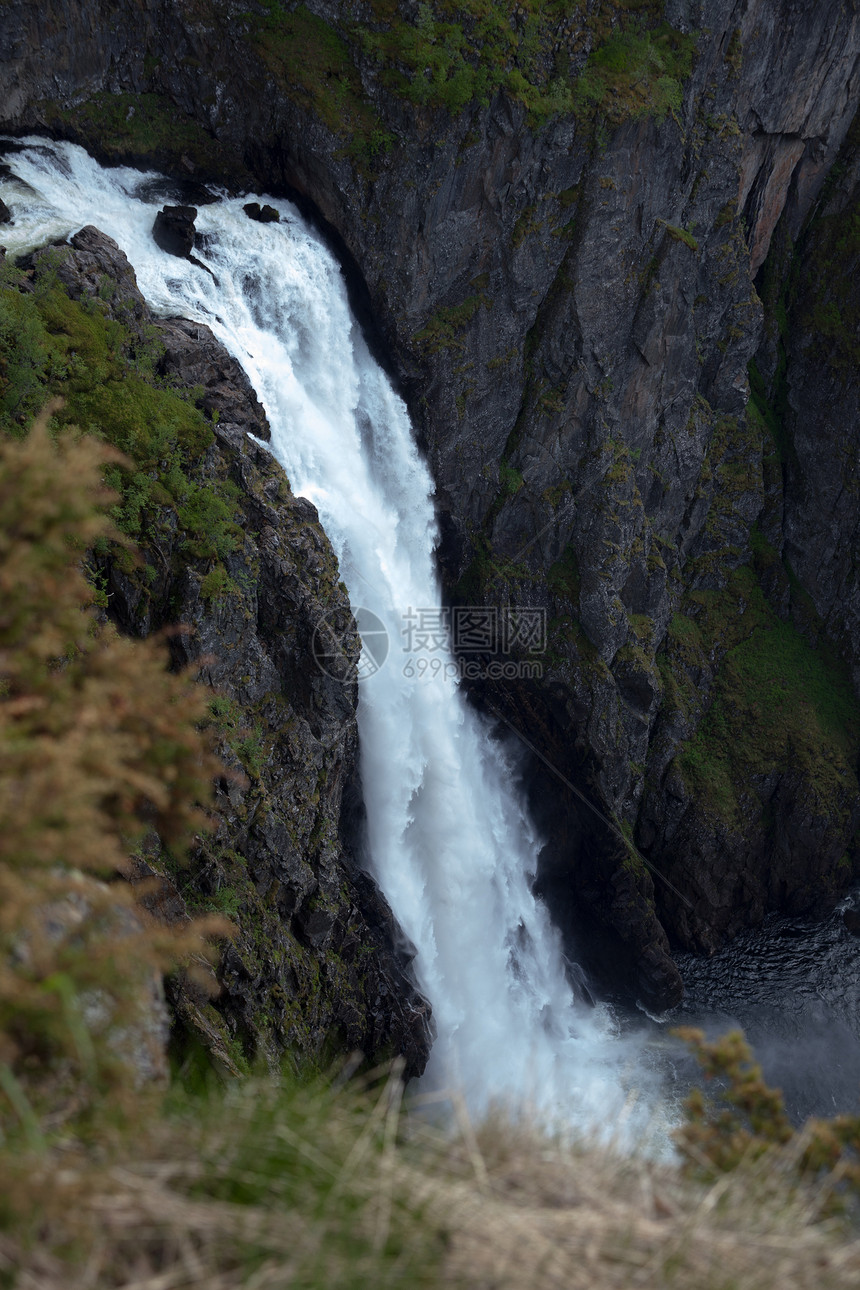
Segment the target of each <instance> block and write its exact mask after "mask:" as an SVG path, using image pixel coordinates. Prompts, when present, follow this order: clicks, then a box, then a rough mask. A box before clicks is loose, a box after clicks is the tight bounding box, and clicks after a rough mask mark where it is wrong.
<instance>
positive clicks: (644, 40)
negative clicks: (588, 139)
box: [358, 0, 695, 127]
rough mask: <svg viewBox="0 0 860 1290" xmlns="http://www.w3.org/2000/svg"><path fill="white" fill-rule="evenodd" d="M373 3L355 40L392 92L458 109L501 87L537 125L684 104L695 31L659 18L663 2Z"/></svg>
mask: <svg viewBox="0 0 860 1290" xmlns="http://www.w3.org/2000/svg"><path fill="white" fill-rule="evenodd" d="M373 10H374V16H375V18H376V19H377V21H376V23H375V24H374V26H373V28H372V29H371V30H369V31H368V30H361V31H360V32H359V33H358V38H359V39H360V40H361V43H362V45H363V48H364V49H365V51H366V52H367V53H369V54H371V55H372V56H374V57H375V58H376V59H377V61H378V62H379V64H380V67H381V77H382V80H383V83H384V84H385V85H386V86H387V88H389V89H390V90H392V91H393V92H394V93H396V94H398V95H399V96H401V97H402V98H405V99H408V100H409V101H410V102H412V103H415V104H417V105H420V106H431V107H437V108H445V109H447V111H449V112H450V113H452V114H457V113H459V112H461V111H462V110H463V109H464V108H465V107H466V106H467V105H468V104H470V103H479V104H482V105H486V104H487V103H489V101H490V99H491V97H492V95H493V94H494V93H495V92H496V91H497V90H504V91H506V92H507V93H508V94H509V95H510V96H511V98H513V99H515V100H516V101H518V102H520V103H522V104H523V105H524V106H525V107H526V108H527V109H528V112H529V117H530V120H531V123H532V125H534V126H538V127H539V126H541V125H543V124H544V123H545V122H546V121H548V120H549V119H550V118H551V117H553V116H556V115H559V114H563V113H568V112H574V111H575V112H577V113H579V114H581V115H585V116H592V115H594V113H595V112H600V113H602V114H603V115H604V116H605V117H606V118H607V119H608V120H609V121H610V122H611V123H613V124H615V123H617V122H618V121H621V120H623V119H626V118H628V117H630V116H639V115H644V114H647V113H650V112H654V113H656V115H657V116H658V118H660V119H662V118H663V117H665V115H666V113H667V112H670V111H676V110H677V109H678V108H679V107H680V104H681V81H682V80H683V78H684V77H685V76H687V75H689V73H690V70H691V68H692V57H693V50H694V48H695V40H694V38H693V37H692V36H683V35H681V33H679V32H676V31H675V30H674V29H673V28H671V27H670V26H669V25H668V24H667V23H665V22H660V23H659V24H658V25H657V26H655V25H654V23H655V21H656V19H657V18H658V17H659V14H660V10H661V6H660V5H658V4H654V3H650V0H644V2H643V3H636V2H635V0H628V2H627V3H617V2H615V0H604V2H603V3H602V4H599V5H597V6H588V11H587V10H586V6H585V5H584V4H582V3H580V0H522V3H520V4H518V5H517V6H516V8H515V10H514V11H513V12H511V10H509V9H505V8H501V7H499V6H497V5H494V4H492V3H490V0H434V3H432V4H431V3H426V2H424V3H421V4H419V5H418V11H417V16H416V17H415V19H414V20H407V19H405V18H404V17H403V15H402V14H401V13H400V12H399V10H398V8H397V7H396V6H395V5H394V4H393V3H392V0H375V3H374V5H373ZM589 37H590V39H591V41H592V43H593V49H592V53H591V54H590V55H589V57H588V59H587V63H586V66H585V69H584V70H583V71H582V73H581V74H580V75H578V76H577V73H576V71H575V70H574V69H575V68H576V67H581V59H577V54H578V52H579V50H581V48H582V45H583V43H584V41H585V40H586V39H588V38H589Z"/></svg>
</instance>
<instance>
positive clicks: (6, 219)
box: [0, 201, 12, 224]
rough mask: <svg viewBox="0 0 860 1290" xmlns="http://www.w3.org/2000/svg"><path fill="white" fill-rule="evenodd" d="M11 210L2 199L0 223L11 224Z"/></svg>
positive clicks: (0, 202)
mask: <svg viewBox="0 0 860 1290" xmlns="http://www.w3.org/2000/svg"><path fill="white" fill-rule="evenodd" d="M11 223H12V212H11V211H10V209H9V207H8V206H7V205H6V203H5V202H4V201H0V224H11Z"/></svg>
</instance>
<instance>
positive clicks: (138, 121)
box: [41, 91, 241, 182]
mask: <svg viewBox="0 0 860 1290" xmlns="http://www.w3.org/2000/svg"><path fill="white" fill-rule="evenodd" d="M41 111H42V114H43V116H44V117H45V121H46V123H47V124H48V125H49V126H50V127H51V128H53V129H56V130H60V131H61V132H62V133H64V134H69V133H71V134H72V135H73V136H74V137H75V138H76V139H77V140H78V141H79V142H80V143H81V144H83V146H84V147H85V148H87V149H88V150H89V151H90V152H93V153H95V154H96V155H97V156H99V157H103V158H104V159H105V160H107V161H114V162H116V161H135V160H137V161H142V160H145V161H149V162H153V161H157V163H158V164H159V165H161V166H162V167H164V168H165V169H174V170H179V171H180V172H182V173H187V172H188V162H190V163H191V165H192V167H193V168H194V171H195V172H200V173H202V174H203V175H205V176H207V177H209V178H211V179H215V178H216V177H217V178H220V180H221V181H222V182H223V181H224V180H225V179H228V178H230V177H231V175H232V174H233V172H234V171H235V170H236V169H237V167H238V163H237V162H236V161H235V160H234V159H231V158H228V157H226V156H225V153H224V149H223V148H222V147H221V145H220V144H219V143H218V141H217V140H216V139H215V138H213V136H212V135H211V134H209V133H208V132H207V131H206V130H204V128H203V126H201V125H200V123H199V121H196V120H195V119H194V118H193V117H190V116H186V115H185V113H184V112H182V111H180V109H179V108H178V107H177V106H176V104H175V103H173V102H172V101H171V100H170V99H169V98H167V97H166V96H165V95H162V94H109V93H107V92H106V91H101V92H99V93H98V94H93V95H92V97H91V98H89V99H87V100H86V101H85V102H84V103H80V104H78V105H76V106H75V107H72V108H61V107H59V106H58V105H57V104H55V103H43V104H42V105H41ZM238 168H239V169H241V167H238Z"/></svg>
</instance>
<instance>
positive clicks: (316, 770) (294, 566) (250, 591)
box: [58, 227, 431, 1074]
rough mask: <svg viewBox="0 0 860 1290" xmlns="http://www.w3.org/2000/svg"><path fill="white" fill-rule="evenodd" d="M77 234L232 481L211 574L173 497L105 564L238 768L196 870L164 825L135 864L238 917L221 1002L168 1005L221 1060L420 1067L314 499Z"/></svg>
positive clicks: (227, 360) (79, 267)
mask: <svg viewBox="0 0 860 1290" xmlns="http://www.w3.org/2000/svg"><path fill="white" fill-rule="evenodd" d="M72 248H73V250H72V254H71V255H70V256H69V257H68V258H67V259H66V260H65V261H64V262H63V263H62V264H61V265H60V266H59V269H58V274H59V277H60V279H61V281H62V282H63V284H64V285H65V287H66V289H67V290H68V292H69V294H70V295H71V296H72V297H73V298H74V299H79V298H81V297H87V296H94V295H97V293H98V288H99V284H100V283H102V284H103V280H104V277H108V278H110V279H111V280H112V281H113V282H114V283H116V290H115V292H114V293H113V294H112V296H111V300H110V304H109V306H107V308H109V311H110V313H111V314H112V316H115V317H117V318H119V319H121V321H122V322H123V324H124V325H126V326H130V327H131V328H132V330H133V331H137V332H139V334H140V335H141V336H143V335H144V334H145V333H146V334H150V335H151V332H149V329H150V328H153V327H154V328H156V329H157V332H158V337H159V339H160V341H161V342H162V343H163V345H164V352H163V355H162V357H161V359H160V361H159V366H160V369H161V372H162V374H163V375H165V376H169V377H170V378H171V379H172V381H173V383H174V384H176V385H180V386H182V385H185V386H187V387H188V388H193V389H197V388H198V387H201V386H202V395H201V396H200V400H199V402H200V406H201V407H202V408H203V409H204V410H205V411H206V412H207V413H208V414H209V415H210V416H211V415H212V414H213V413H214V412H217V413H218V418H217V423H216V424H215V425H214V427H213V429H214V436H215V440H214V443H213V444H212V446H211V448H209V450H208V451H207V453H206V455H205V457H204V458H203V459H202V461H200V462H199V463H198V465H197V466H196V467H194V468H193V470H191V471H190V472H189V474H190V477H192V478H196V479H198V480H200V481H206V482H208V483H209V484H210V485H212V486H213V487H217V486H218V485H219V484H224V483H229V484H230V485H231V486H232V493H231V495H232V496H234V497H235V496H237V495H238V506H239V509H240V511H241V516H242V521H241V524H240V526H239V528H240V530H241V535H242V540H241V544H240V546H239V547H238V549H237V550H235V551H234V552H233V553H232V554H230V555H228V556H226V557H225V561H224V567H225V571H226V573H227V575H228V578H229V583H228V585H226V586H222V587H220V588H219V587H212V586H210V585H208V584H207V582H206V575H207V572H208V571H209V567H210V564H211V562H210V561H208V560H195V559H193V558H192V559H189V557H188V554H187V553H185V552H182V543H183V531H182V526H181V522H180V521H179V520H178V517H177V515H176V514H175V513H174V512H173V511H172V510H170V508H168V507H165V508H164V511H163V514H162V516H161V519H160V522H159V523H158V524H157V525H155V526H153V529H154V530H155V529H157V532H158V538H157V540H156V538H155V536H154V535H153V538H152V541H151V542H144V543H143V544H142V545H141V554H142V557H143V562H145V563H141V564H139V565H136V566H128V567H121V566H120V564H118V563H117V562H116V561H114V560H112V559H101V560H100V566H101V568H102V571H103V575H104V580H105V585H106V590H107V592H108V596H109V604H110V612H111V615H112V617H113V618H114V619H115V620H116V622H117V623H118V625H119V626H120V627H121V628H122V630H124V631H126V632H128V633H130V634H134V635H148V634H149V633H150V632H152V631H156V630H158V629H160V628H162V627H164V626H165V625H169V624H176V623H180V624H182V627H181V629H180V631H179V634H174V635H173V636H172V637H171V647H172V650H173V653H174V655H175V658H176V661H177V663H179V664H182V665H192V666H196V667H198V668H199V669H200V671H199V675H200V678H201V679H202V680H203V681H204V682H205V683H207V684H208V685H210V686H211V687H212V689H213V692H214V695H215V696H217V697H216V698H215V700H214V702H215V710H214V724H215V727H216V730H218V732H219V735H220V740H219V742H220V751H221V755H222V757H223V758H224V760H225V762H226V765H227V767H228V768H230V770H231V771H232V774H231V775H229V776H225V778H224V779H223V780H222V781H221V782H220V783H219V785H218V786H217V792H216V799H217V806H218V809H219V812H220V816H219V822H218V829H217V832H216V834H215V835H214V836H213V837H212V838H210V839H208V840H207V841H206V842H205V843H203V844H202V846H201V847H200V849H199V850H198V851H197V852H196V853H195V854H194V856H193V857H192V860H191V863H190V864H189V866H188V869H187V870H184V871H183V870H180V871H173V870H172V868H171V864H170V858H169V856H164V855H162V854H161V852H160V848H159V845H158V841H157V839H155V838H153V839H152V840H151V844H150V846H149V847H148V849H147V855H146V857H145V859H142V860H141V862H140V866H141V868H140V873H139V875H138V876H140V877H145V876H147V875H148V874H152V873H156V874H160V875H161V887H160V889H159V892H158V894H157V897H156V898H154V903H153V912H155V913H156V914H157V915H158V916H159V917H162V918H165V919H166V920H168V921H176V920H177V919H179V920H181V919H183V918H186V917H188V911H189V910H190V911H191V912H192V913H193V912H196V911H198V910H200V909H203V910H206V909H213V908H214V909H220V910H223V911H226V912H227V913H228V914H229V915H230V916H231V917H233V918H234V919H235V920H236V922H237V924H238V926H239V928H240V933H239V936H238V937H237V939H236V940H235V942H233V943H232V944H229V943H228V944H227V946H226V947H225V948H224V949H223V951H222V953H221V957H220V962H219V963H218V965H217V968H216V977H217V984H218V987H219V989H220V993H219V994H218V996H217V997H216V998H215V1000H214V1004H210V1003H208V1002H207V999H206V995H205V993H204V994H200V993H199V992H198V991H195V989H194V987H193V985H192V984H191V983H190V982H189V983H186V985H185V986H181V985H180V986H173V987H172V990H173V1003H174V1007H175V1009H176V1011H177V1013H178V1015H179V1017H180V1018H181V1019H182V1020H183V1022H184V1024H185V1027H186V1030H191V1032H192V1033H196V1034H197V1035H198V1036H200V1037H201V1038H202V1039H203V1040H204V1042H206V1043H207V1045H209V1046H210V1047H212V1048H213V1049H214V1050H215V1051H216V1053H219V1055H220V1056H221V1058H222V1060H223V1061H224V1062H225V1064H227V1065H228V1066H229V1065H230V1062H231V1060H232V1059H231V1057H230V1052H231V1048H230V1045H229V1042H226V1041H229V1039H230V1038H234V1039H239V1040H240V1041H241V1043H242V1046H243V1048H244V1050H245V1052H246V1054H250V1055H253V1054H258V1055H260V1056H262V1057H264V1058H265V1059H267V1060H269V1061H270V1062H272V1063H276V1062H277V1061H278V1059H279V1055H280V1054H281V1053H282V1052H283V1051H284V1050H285V1049H289V1050H291V1051H293V1052H299V1053H301V1054H303V1055H304V1056H306V1057H308V1058H310V1059H311V1060H313V1061H322V1062H327V1061H330V1060H331V1059H332V1057H333V1055H334V1054H335V1053H337V1052H339V1051H343V1050H360V1051H361V1052H363V1053H364V1054H365V1056H366V1057H367V1059H368V1060H369V1061H370V1062H371V1063H373V1062H376V1061H377V1060H384V1059H385V1058H388V1057H394V1056H402V1058H403V1059H404V1062H405V1068H406V1071H407V1073H409V1074H418V1073H420V1071H421V1070H423V1067H424V1064H425V1062H426V1059H427V1054H428V1051H429V1044H430V1035H431V1025H430V1011H429V1006H428V1004H427V1003H426V1001H425V1000H424V999H423V998H422V997H421V996H420V995H419V994H418V993H417V991H416V989H415V986H414V984H413V982H412V979H411V977H410V974H409V971H408V965H409V962H410V950H409V947H408V946H407V945H405V944H404V940H403V937H402V935H401V934H400V933H399V930H398V928H397V927H396V925H395V923H394V920H393V917H392V915H391V912H390V910H389V908H388V905H387V903H386V901H385V899H384V897H383V896H382V894H381V892H380V891H379V889H378V888H377V886H376V884H375V883H374V882H373V880H372V879H371V878H370V877H369V876H368V875H367V874H365V873H363V872H362V871H361V870H360V869H359V868H358V867H357V865H356V864H355V862H354V860H353V858H352V854H351V851H350V848H349V843H348V840H345V839H344V838H343V836H342V833H343V832H344V830H342V816H343V812H344V798H345V797H346V798H347V799H348V800H351V799H354V798H355V796H356V794H357V793H358V786H357V783H356V777H357V768H356V753H357V731H356V723H355V705H356V701H357V692H356V686H355V683H354V682H352V683H349V684H338V683H337V682H336V681H334V680H332V679H331V678H330V677H327V676H325V675H324V674H323V673H322V672H321V671H320V670H319V668H318V666H317V664H316V661H315V659H314V657H313V653H312V648H311V641H312V637H313V632H314V628H315V626H316V625H317V623H318V622H319V621H320V620H321V619H322V618H323V617H326V616H329V618H330V617H331V616H332V615H334V621H336V622H339V623H342V626H343V633H344V639H345V640H346V641H347V642H349V641H350V640H351V641H352V646H353V649H354V653H355V657H356V658H357V655H358V651H359V641H358V636H357V633H356V632H355V630H354V625H353V624H352V617H351V613H350V609H349V603H348V601H347V598H346V594H345V592H344V590H343V587H342V585H341V584H340V581H339V574H338V568H337V560H336V557H335V555H334V552H333V551H332V549H331V547H330V545H329V542H328V539H327V538H326V536H325V534H324V533H323V531H322V529H321V528H320V525H319V522H318V519H317V514H316V511H315V509H314V507H313V506H312V505H311V504H310V503H309V502H307V501H306V500H305V499H304V498H300V497H294V496H293V495H292V493H291V491H290V487H289V483H288V481H287V479H286V476H285V475H284V473H283V471H282V470H281V468H280V466H279V465H278V464H277V462H276V461H275V460H274V459H273V458H272V457H271V456H270V455H269V454H268V453H267V452H266V451H265V449H263V448H261V447H260V446H259V445H258V444H257V443H255V442H254V441H253V440H252V439H250V438H249V437H248V434H249V432H250V433H252V434H254V435H255V436H257V437H262V436H265V437H268V434H269V428H268V425H267V423H266V418H265V413H264V412H263V409H262V407H261V406H260V404H259V402H258V400H257V398H256V396H255V395H254V392H253V390H252V389H251V387H250V384H249V382H248V379H247V377H246V376H245V374H244V372H243V371H242V370H241V368H240V367H239V365H238V364H237V363H236V362H235V360H234V359H233V358H232V357H231V356H230V355H229V354H228V353H227V352H226V351H225V350H224V348H223V347H222V346H221V344H220V343H219V342H218V341H217V340H216V339H215V337H214V336H213V335H212V333H211V332H210V330H209V328H208V327H205V326H203V325H200V324H197V323H193V324H192V323H190V322H187V321H186V320H184V319H167V320H157V319H155V318H154V317H153V316H152V315H151V314H150V312H149V309H148V308H147V306H146V304H145V302H144V300H143V298H142V296H141V295H140V293H139V291H138V289H137V285H136V282H135V278H134V273H133V270H132V269H131V266H130V265H129V263H128V261H127V260H126V258H125V256H124V255H123V253H122V252H121V251H120V250H119V249H118V247H117V246H116V244H115V243H114V242H112V241H111V239H110V238H108V237H106V236H104V235H103V234H102V233H100V232H99V231H98V230H96V229H94V228H91V227H88V228H85V229H83V230H82V231H81V232H80V233H78V234H77V235H76V236H75V237H74V238H73V239H72ZM181 552H182V553H181ZM147 566H148V570H147ZM145 571H146V572H145ZM351 627H352V631H351Z"/></svg>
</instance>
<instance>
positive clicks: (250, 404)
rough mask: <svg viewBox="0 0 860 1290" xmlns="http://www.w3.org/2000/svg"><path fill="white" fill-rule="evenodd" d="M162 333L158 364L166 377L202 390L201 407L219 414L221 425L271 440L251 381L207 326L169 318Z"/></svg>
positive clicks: (185, 319) (162, 326)
mask: <svg viewBox="0 0 860 1290" xmlns="http://www.w3.org/2000/svg"><path fill="white" fill-rule="evenodd" d="M159 330H160V337H161V340H162V342H163V343H164V355H163V356H162V358H161V359H160V360H159V364H158V371H159V373H160V374H161V375H162V376H169V377H170V378H171V379H173V380H175V381H177V382H178V384H180V385H184V386H186V387H187V388H189V389H194V388H196V387H198V386H200V387H202V391H203V393H202V395H201V397H200V399H199V400H198V406H199V407H201V408H202V409H203V411H204V412H205V413H206V414H207V416H209V417H213V415H214V414H216V413H217V419H218V420H219V422H223V423H225V424H230V425H235V426H238V427H239V428H240V429H242V430H244V431H245V432H246V433H247V434H253V435H255V436H256V437H257V438H258V439H266V440H267V439H269V437H270V432H269V423H268V420H267V419H266V414H265V412H264V410H263V406H262V404H261V403H260V401H259V399H258V398H257V395H256V393H255V392H254V389H253V387H252V385H251V382H250V381H249V380H248V378H247V376H246V375H245V372H244V370H243V368H242V367H240V365H239V363H238V362H237V361H236V359H235V358H233V356H232V355H231V354H228V353H227V351H226V350H225V348H224V346H223V345H222V344H221V343H220V342H219V341H217V340H216V339H215V337H214V336H213V334H212V332H211V331H210V329H209V328H208V327H207V326H206V325H205V324H204V323H196V322H189V320H188V319H187V318H168V319H165V320H163V321H162V322H160V323H159Z"/></svg>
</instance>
